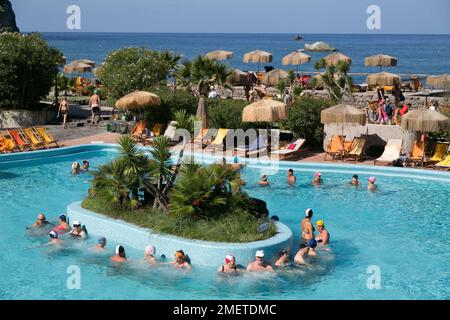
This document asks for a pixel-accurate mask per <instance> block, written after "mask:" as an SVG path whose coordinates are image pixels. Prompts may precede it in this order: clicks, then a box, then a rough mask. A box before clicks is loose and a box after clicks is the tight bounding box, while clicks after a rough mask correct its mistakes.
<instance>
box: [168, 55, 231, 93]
mask: <svg viewBox="0 0 450 320" xmlns="http://www.w3.org/2000/svg"><path fill="white" fill-rule="evenodd" d="M175 74H176V78H177V80H178V82H179V83H181V84H182V85H183V86H185V87H187V88H190V90H191V91H192V92H198V94H199V95H203V96H206V95H207V94H208V91H209V88H210V87H211V86H213V85H216V84H217V85H225V83H226V79H227V77H228V75H229V74H230V73H229V72H228V70H227V67H226V65H225V64H223V63H221V62H218V61H216V60H210V59H207V58H205V57H203V56H198V57H197V58H196V59H194V60H191V61H189V60H185V61H183V63H182V65H181V66H180V67H179V68H178V70H177V71H176V73H175Z"/></svg>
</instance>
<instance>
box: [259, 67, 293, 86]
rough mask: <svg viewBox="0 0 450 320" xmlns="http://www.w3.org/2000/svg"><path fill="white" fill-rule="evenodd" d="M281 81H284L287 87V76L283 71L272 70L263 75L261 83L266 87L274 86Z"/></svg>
mask: <svg viewBox="0 0 450 320" xmlns="http://www.w3.org/2000/svg"><path fill="white" fill-rule="evenodd" d="M281 80H283V81H286V82H287V84H288V85H289V83H288V82H289V74H288V73H287V72H286V71H284V70H281V69H274V70H272V71H269V72H267V73H265V74H264V76H263V78H262V80H261V82H262V83H263V84H265V85H266V86H276V85H278V83H279V82H280V81H281Z"/></svg>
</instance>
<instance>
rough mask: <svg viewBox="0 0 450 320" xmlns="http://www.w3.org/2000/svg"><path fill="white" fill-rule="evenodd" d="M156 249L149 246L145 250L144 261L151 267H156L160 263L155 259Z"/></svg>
mask: <svg viewBox="0 0 450 320" xmlns="http://www.w3.org/2000/svg"><path fill="white" fill-rule="evenodd" d="M155 254H156V248H155V247H154V246H152V245H148V246H147V247H145V250H144V259H145V261H146V262H147V263H148V264H149V265H155V264H157V263H158V261H157V260H156V257H155Z"/></svg>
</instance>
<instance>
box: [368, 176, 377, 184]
mask: <svg viewBox="0 0 450 320" xmlns="http://www.w3.org/2000/svg"><path fill="white" fill-rule="evenodd" d="M376 180H377V178H375V177H370V178H369V182H371V183H374V182H375V181H376Z"/></svg>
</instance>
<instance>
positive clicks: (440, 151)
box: [428, 142, 449, 162]
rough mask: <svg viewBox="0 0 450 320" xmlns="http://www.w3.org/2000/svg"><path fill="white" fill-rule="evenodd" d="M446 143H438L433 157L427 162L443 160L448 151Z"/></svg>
mask: <svg viewBox="0 0 450 320" xmlns="http://www.w3.org/2000/svg"><path fill="white" fill-rule="evenodd" d="M448 145H449V144H448V143H447V142H438V143H437V145H436V149H435V151H434V154H433V156H432V157H431V158H430V159H429V160H428V162H440V161H442V160H444V159H445V156H446V155H447V150H448Z"/></svg>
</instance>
